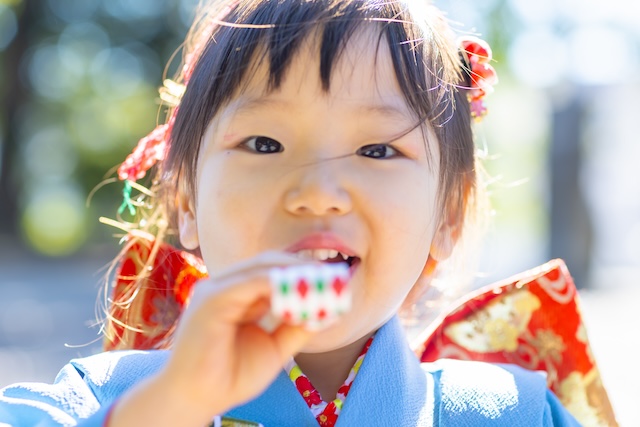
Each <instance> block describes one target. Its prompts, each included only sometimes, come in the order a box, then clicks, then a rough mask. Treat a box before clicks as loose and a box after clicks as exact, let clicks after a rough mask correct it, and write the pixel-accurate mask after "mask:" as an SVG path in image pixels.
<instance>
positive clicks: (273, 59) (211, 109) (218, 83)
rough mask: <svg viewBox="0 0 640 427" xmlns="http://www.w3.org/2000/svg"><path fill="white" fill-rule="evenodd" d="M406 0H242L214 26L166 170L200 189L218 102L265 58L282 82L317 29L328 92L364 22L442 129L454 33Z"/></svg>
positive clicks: (453, 72) (452, 79) (409, 93)
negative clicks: (202, 156) (201, 157)
mask: <svg viewBox="0 0 640 427" xmlns="http://www.w3.org/2000/svg"><path fill="white" fill-rule="evenodd" d="M409 1H417V0H409ZM274 3H277V5H274ZM408 3H409V2H406V3H405V2H401V1H389V0H387V1H385V0H368V1H367V0H353V1H345V0H273V1H255V0H244V1H240V2H238V4H237V5H236V6H235V7H234V8H233V9H231V10H230V11H229V12H228V13H227V14H226V16H224V17H223V18H222V19H220V21H219V22H218V23H217V25H216V26H215V28H214V30H213V32H212V34H211V36H210V37H208V40H207V42H206V44H205V46H204V48H203V50H202V53H201V55H200V58H199V59H198V61H197V64H196V66H195V68H194V70H193V74H192V76H191V77H190V80H189V82H188V85H187V90H186V92H185V94H184V96H183V99H182V101H181V103H180V107H179V112H178V114H177V116H176V121H175V123H174V127H173V131H172V136H171V140H172V141H171V150H170V152H169V156H168V158H167V160H166V163H165V172H168V173H171V174H172V175H173V177H176V176H178V175H182V176H183V178H185V180H186V183H187V185H188V186H189V187H190V188H191V189H192V190H195V175H196V173H195V171H196V165H197V157H198V156H197V153H198V152H199V150H200V143H201V140H202V137H203V135H204V134H205V131H206V128H207V127H208V125H209V123H210V121H211V119H212V118H213V117H214V116H215V115H216V113H217V112H218V111H219V110H220V108H222V107H223V106H224V105H225V104H227V103H228V102H230V101H231V100H232V99H233V98H234V97H236V96H238V94H240V93H242V91H243V90H244V88H245V86H246V84H247V83H248V81H250V80H251V77H252V75H253V73H255V70H256V69H257V68H258V66H259V65H260V64H265V61H266V62H267V64H265V65H268V81H267V86H266V87H267V91H274V90H277V89H278V88H279V87H280V85H281V83H282V81H283V79H284V78H285V75H286V72H287V70H288V68H289V66H290V64H291V62H292V60H293V58H294V57H295V55H296V54H297V53H298V52H299V50H300V49H301V47H302V46H303V44H304V42H305V41H306V40H308V39H309V38H310V37H315V38H317V41H318V44H317V46H319V52H318V54H319V59H320V61H319V62H320V69H319V70H318V73H319V78H320V81H321V84H322V89H323V90H324V91H325V92H328V91H329V90H330V86H331V75H332V71H333V69H334V67H335V65H336V63H337V62H338V61H339V59H340V57H341V55H342V53H343V51H344V49H345V47H346V46H347V44H348V42H349V40H350V39H351V38H352V37H353V36H354V34H355V33H356V32H357V31H359V30H362V31H373V32H374V35H376V36H377V37H374V38H373V39H372V40H374V41H373V42H375V41H376V40H377V43H378V44H379V43H382V42H386V43H388V45H389V51H390V53H391V59H392V62H393V67H394V71H395V75H396V78H397V81H398V84H399V86H400V89H401V91H402V93H403V96H404V98H405V100H406V102H407V105H408V106H409V107H410V108H411V109H412V110H413V111H414V112H415V115H416V117H417V118H418V123H417V125H419V124H421V123H423V122H424V121H428V122H429V123H430V124H431V125H432V126H433V128H434V130H435V131H436V134H437V135H438V134H439V133H440V132H439V131H438V128H439V127H441V126H442V125H443V124H445V123H446V121H447V120H448V118H449V117H450V116H451V115H452V112H453V95H452V91H451V90H450V89H451V88H452V86H453V85H455V84H457V82H458V80H459V79H460V75H459V70H460V65H459V59H458V56H457V50H456V49H455V47H452V44H451V40H452V38H449V37H445V36H443V33H445V35H446V34H447V33H448V32H447V31H444V29H445V28H446V24H445V23H444V20H443V18H442V16H441V15H440V13H439V12H438V11H437V9H435V8H432V7H424V8H420V9H419V11H420V12H419V15H420V16H416V13H417V12H416V11H415V10H414V8H410V7H409V6H408ZM211 19H212V18H211V17H210V16H209V17H204V18H203V21H206V20H209V22H211ZM452 52H453V53H452Z"/></svg>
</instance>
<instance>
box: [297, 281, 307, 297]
mask: <svg viewBox="0 0 640 427" xmlns="http://www.w3.org/2000/svg"><path fill="white" fill-rule="evenodd" d="M296 289H297V291H298V294H300V296H301V297H302V298H303V299H304V298H305V297H306V296H307V293H308V292H309V284H308V283H307V281H306V280H304V279H300V281H299V282H298V286H297V287H296Z"/></svg>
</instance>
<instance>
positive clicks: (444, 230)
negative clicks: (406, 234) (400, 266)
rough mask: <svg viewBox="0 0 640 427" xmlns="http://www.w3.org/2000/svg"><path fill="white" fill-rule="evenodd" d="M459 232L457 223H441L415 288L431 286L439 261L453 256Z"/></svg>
mask: <svg viewBox="0 0 640 427" xmlns="http://www.w3.org/2000/svg"><path fill="white" fill-rule="evenodd" d="M458 234H459V233H458V227H457V226H456V225H452V224H449V223H448V222H446V221H444V222H443V223H441V224H440V226H439V227H438V229H437V230H436V233H435V235H434V236H433V240H431V248H430V249H429V256H428V257H427V261H426V262H425V264H424V268H423V269H422V273H421V274H420V278H419V279H418V281H417V283H416V286H414V288H422V289H426V288H427V287H428V286H429V284H430V283H431V279H432V278H433V273H434V272H435V270H436V267H437V266H438V263H440V262H442V261H445V260H446V259H447V258H449V257H450V256H451V253H452V252H453V247H454V245H455V243H456V240H457V239H458Z"/></svg>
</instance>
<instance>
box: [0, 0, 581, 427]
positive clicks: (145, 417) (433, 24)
mask: <svg viewBox="0 0 640 427" xmlns="http://www.w3.org/2000/svg"><path fill="white" fill-rule="evenodd" d="M192 36H193V37H192V39H193V40H195V43H193V45H192V46H187V49H188V54H187V55H186V61H185V62H186V65H185V67H184V69H183V70H182V73H181V76H180V83H181V84H183V86H180V84H179V83H170V84H169V86H168V88H167V89H165V91H164V92H163V99H169V100H171V101H172V102H173V104H174V107H173V108H172V110H171V112H170V114H169V119H168V121H167V124H166V125H162V126H159V127H158V128H157V129H156V130H155V131H154V132H153V133H152V134H150V135H149V137H147V138H145V139H144V140H143V141H141V145H140V146H139V147H138V150H137V151H136V152H134V153H133V155H132V156H130V157H129V158H128V159H127V161H125V163H124V164H123V166H122V167H121V168H120V171H119V172H120V176H121V178H123V179H126V180H128V181H127V183H128V185H134V186H137V184H134V183H133V181H135V180H137V179H139V178H141V177H142V176H143V175H144V173H145V170H146V169H148V168H149V167H150V166H151V165H152V164H153V163H154V160H156V159H158V160H162V161H161V162H160V164H159V165H158V175H157V176H158V178H157V180H156V181H154V188H153V190H154V192H153V194H155V195H161V196H162V197H163V198H164V200H165V202H166V203H156V204H153V205H151V209H152V215H151V216H150V217H149V218H145V219H144V221H141V224H140V227H141V229H138V230H137V233H132V234H131V236H129V239H130V240H129V242H131V241H132V239H134V238H137V239H140V238H146V239H147V240H148V241H150V242H154V243H158V242H160V241H161V240H162V238H163V236H165V235H167V233H168V230H169V229H170V225H171V221H173V220H175V224H176V226H177V233H178V236H179V241H180V243H181V245H182V246H183V248H185V249H187V250H190V251H193V252H194V253H196V254H197V255H199V256H201V258H202V260H203V261H204V264H205V265H206V270H207V272H208V276H209V278H208V279H206V280H202V281H200V282H199V283H197V284H196V285H195V286H194V288H193V290H192V293H191V296H190V298H189V302H188V304H187V306H186V308H185V310H184V312H183V314H182V316H181V317H180V321H179V322H178V324H177V327H176V329H175V331H174V333H173V335H172V341H171V344H170V350H167V351H163V350H152V351H113V352H106V353H103V354H99V355H96V356H93V357H89V358H86V359H79V360H74V361H72V362H71V363H70V364H69V365H67V366H66V367H65V368H64V369H63V370H62V371H61V373H60V374H59V376H58V378H57V379H56V382H55V384H53V385H40V384H18V385H15V386H12V387H8V388H6V389H5V390H3V391H2V394H1V395H0V424H1V423H6V424H8V425H12V426H34V425H38V426H49V425H83V426H88V425H92V426H100V425H102V426H109V427H116V426H147V425H148V426H165V425H166V426H205V425H209V424H211V423H212V420H217V421H213V423H214V424H215V423H219V418H216V416H223V417H224V418H223V419H224V420H226V421H223V424H222V425H258V424H257V423H260V424H262V425H264V426H313V425H318V424H320V425H327V426H329V425H334V424H335V423H336V422H337V423H338V425H345V426H376V425H380V426H389V425H392V426H431V425H441V426H445V425H473V426H480V425H502V426H516V425H520V426H537V425H544V426H551V425H577V423H576V422H575V420H574V419H573V418H572V417H571V416H570V415H569V414H568V413H567V412H566V411H565V410H564V409H563V408H562V407H561V405H560V404H559V403H558V401H557V399H556V398H555V397H554V395H553V394H552V393H551V392H549V391H548V390H547V389H546V385H545V380H544V378H543V377H542V376H541V375H539V374H537V373H533V372H528V371H524V370H522V369H519V368H516V367H511V366H497V365H489V364H482V363H476V362H457V361H441V362H437V363H433V364H422V365H421V364H420V363H419V361H418V359H417V358H416V357H415V355H414V354H413V353H412V351H411V349H410V348H409V345H408V343H407V340H406V338H405V336H404V334H403V330H402V327H401V325H400V322H399V320H398V317H397V313H398V311H399V310H400V309H401V307H402V306H403V304H406V303H407V301H409V300H411V299H412V298H414V297H415V295H417V294H419V293H420V292H421V291H424V289H425V288H426V287H428V286H429V283H430V281H431V279H432V276H433V274H434V270H435V268H436V267H437V265H438V263H440V262H442V261H445V260H446V259H447V258H448V257H449V255H450V254H451V252H452V250H453V248H454V246H455V245H456V243H457V242H458V241H459V240H460V239H461V237H462V231H463V229H464V226H465V224H466V221H468V219H469V218H470V216H472V215H473V212H474V209H475V207H476V204H475V202H474V197H475V195H476V186H477V181H476V180H477V178H476V167H475V158H474V144H473V141H472V130H471V125H472V119H473V117H480V116H481V115H482V114H483V113H484V110H483V107H482V104H481V102H482V100H481V98H482V96H483V95H484V93H485V92H486V90H487V89H488V85H489V84H490V83H491V78H492V76H493V75H492V69H491V67H490V65H489V64H488V63H487V53H486V49H485V50H483V49H484V48H483V46H484V45H482V43H479V42H473V41H471V42H469V41H467V42H466V44H465V45H463V46H462V47H461V46H459V45H458V44H457V43H456V42H455V41H454V39H453V37H452V36H451V34H450V33H449V30H448V28H447V26H446V24H445V21H444V19H443V18H442V16H441V15H440V13H439V12H438V11H437V10H436V9H434V8H433V7H431V6H429V5H427V4H426V3H425V2H423V1H418V0H410V1H389V0H385V1H380V0H278V1H273V0H272V1H269V0H238V1H232V0H219V1H215V2H212V3H211V4H210V5H208V6H207V8H206V10H205V13H204V14H203V15H202V19H200V20H199V21H198V23H197V25H195V26H194V30H193V32H192ZM483 52H484V53H483ZM182 89H184V93H183V91H182ZM149 194H151V192H149ZM129 203H132V202H131V201H129ZM145 203H146V204H149V203H151V202H150V201H149V200H147V201H145ZM168 227H169V228H168ZM151 232H153V234H155V236H153V235H150V234H149V233H151ZM145 233H147V234H145ZM141 236H142V237H141ZM145 236H147V237H145ZM129 247H130V246H129ZM152 253H153V250H152ZM338 257H340V258H338ZM336 258H337V259H339V260H341V261H344V260H346V262H347V263H348V265H349V270H350V275H351V278H350V281H349V286H350V288H351V289H352V292H353V302H352V307H351V309H350V310H349V311H348V312H347V313H345V314H344V315H342V316H341V317H340V318H338V319H337V321H335V323H333V324H331V325H329V326H328V327H326V328H324V329H321V330H312V329H310V328H307V327H305V326H304V324H303V325H295V324H291V323H288V322H283V323H281V324H280V325H279V326H278V327H276V328H275V329H273V330H271V329H265V328H263V327H261V322H262V319H263V318H264V317H265V315H266V314H267V312H268V311H269V307H270V301H271V297H272V291H271V287H270V285H269V280H268V274H269V272H270V271H271V269H272V268H274V267H287V266H296V265H301V264H309V263H316V264H317V263H322V262H331V261H335V259H336ZM135 297H136V294H135V293H133V294H132V298H131V299H132V300H133V299H135ZM292 379H294V380H295V381H296V383H294V382H293V381H292ZM300 381H302V382H305V383H308V387H307V389H306V391H304V392H302V393H301V392H299V391H298V389H297V387H296V385H299V383H300ZM311 384H312V385H313V386H311ZM327 402H328V403H327ZM230 418H233V419H236V421H229V419H230ZM237 420H243V421H237ZM233 422H235V423H236V424H233ZM225 423H227V424H225ZM252 423H255V424H252Z"/></svg>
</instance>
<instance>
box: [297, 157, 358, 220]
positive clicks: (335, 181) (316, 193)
mask: <svg viewBox="0 0 640 427" xmlns="http://www.w3.org/2000/svg"><path fill="white" fill-rule="evenodd" d="M334 162H336V161H335V160H334V161H321V162H319V163H316V164H312V165H308V166H302V167H301V168H300V170H299V172H297V173H294V175H295V176H292V177H291V185H290V188H289V189H288V190H287V192H286V195H285V209H286V210H287V211H288V212H290V213H292V214H295V215H313V216H324V215H345V214H346V213H348V212H350V211H351V209H352V199H351V195H350V194H349V191H348V190H347V188H346V187H345V186H344V183H345V182H344V181H345V179H344V178H345V177H344V174H343V173H340V171H339V170H338V169H339V168H338V167H336V166H337V165H331V163H334Z"/></svg>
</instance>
